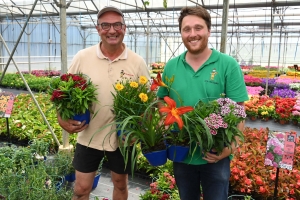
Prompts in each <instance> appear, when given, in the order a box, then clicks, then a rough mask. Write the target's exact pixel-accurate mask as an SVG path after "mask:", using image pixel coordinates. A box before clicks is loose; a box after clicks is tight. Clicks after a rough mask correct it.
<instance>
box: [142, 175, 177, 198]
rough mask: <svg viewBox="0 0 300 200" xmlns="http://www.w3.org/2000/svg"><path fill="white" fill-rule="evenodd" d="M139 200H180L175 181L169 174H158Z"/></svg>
mask: <svg viewBox="0 0 300 200" xmlns="http://www.w3.org/2000/svg"><path fill="white" fill-rule="evenodd" d="M140 199H141V200H148V199H151V200H160V199H165V200H168V199H170V200H171V199H173V200H180V198H179V193H178V189H177V186H176V181H175V178H174V176H173V175H171V174H170V173H169V172H167V171H166V172H160V173H159V174H158V177H157V178H155V179H154V181H153V182H152V183H151V184H150V189H149V190H147V191H146V192H145V193H144V194H141V195H140Z"/></svg>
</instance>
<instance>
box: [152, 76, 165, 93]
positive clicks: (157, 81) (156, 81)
mask: <svg viewBox="0 0 300 200" xmlns="http://www.w3.org/2000/svg"><path fill="white" fill-rule="evenodd" d="M158 86H162V87H167V85H166V84H165V83H164V82H163V81H162V80H161V75H160V73H159V72H158V73H157V76H156V78H154V79H153V83H152V85H151V88H150V89H151V91H153V90H155V89H156V88H157V87H158Z"/></svg>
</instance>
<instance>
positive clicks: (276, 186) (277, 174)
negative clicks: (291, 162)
mask: <svg viewBox="0 0 300 200" xmlns="http://www.w3.org/2000/svg"><path fill="white" fill-rule="evenodd" d="M278 178H279V168H278V167H277V170H276V177H275V188H274V196H273V199H274V200H276V199H277V194H278V189H277V188H278Z"/></svg>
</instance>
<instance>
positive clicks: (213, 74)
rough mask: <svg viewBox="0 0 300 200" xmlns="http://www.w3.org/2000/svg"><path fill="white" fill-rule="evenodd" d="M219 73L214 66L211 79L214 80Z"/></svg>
mask: <svg viewBox="0 0 300 200" xmlns="http://www.w3.org/2000/svg"><path fill="white" fill-rule="evenodd" d="M217 74H218V72H217V70H216V69H215V68H214V69H213V70H212V72H211V73H210V80H212V81H213V80H214V79H215V76H216V75H217Z"/></svg>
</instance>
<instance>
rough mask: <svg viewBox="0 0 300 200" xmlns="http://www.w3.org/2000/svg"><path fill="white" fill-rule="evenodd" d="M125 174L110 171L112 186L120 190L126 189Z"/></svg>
mask: <svg viewBox="0 0 300 200" xmlns="http://www.w3.org/2000/svg"><path fill="white" fill-rule="evenodd" d="M127 177H128V175H127V174H116V173H114V172H112V182H113V184H114V187H115V188H116V189H118V190H120V191H126V190H127Z"/></svg>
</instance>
